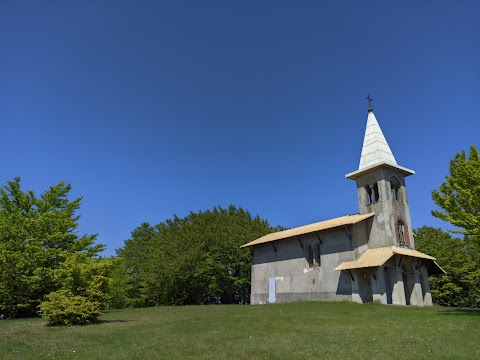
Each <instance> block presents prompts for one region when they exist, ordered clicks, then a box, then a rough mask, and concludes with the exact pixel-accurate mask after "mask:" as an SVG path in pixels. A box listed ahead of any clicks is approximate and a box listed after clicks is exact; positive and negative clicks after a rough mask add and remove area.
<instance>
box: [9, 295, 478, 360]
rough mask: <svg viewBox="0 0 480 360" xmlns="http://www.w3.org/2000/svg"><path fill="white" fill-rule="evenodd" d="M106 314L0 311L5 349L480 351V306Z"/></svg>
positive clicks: (275, 353) (212, 355) (256, 354)
mask: <svg viewBox="0 0 480 360" xmlns="http://www.w3.org/2000/svg"><path fill="white" fill-rule="evenodd" d="M100 320H101V321H100V323H98V324H94V325H87V326H77V327H49V326H46V325H45V322H44V321H43V320H41V319H20V320H3V321H0V334H1V336H0V358H1V359H53V358H55V359H56V358H59V359H66V358H69V359H160V358H161V359H398V358H402V359H475V358H476V359H478V358H480V310H478V309H477V310H473V309H472V310H470V309H453V308H441V307H430V308H415V307H396V306H383V305H378V304H367V305H359V304H353V303H319V302H307V303H294V304H276V305H257V306H248V305H210V306H183V307H157V308H144V309H128V310H112V311H109V312H107V313H106V314H104V315H102V317H101V318H100Z"/></svg>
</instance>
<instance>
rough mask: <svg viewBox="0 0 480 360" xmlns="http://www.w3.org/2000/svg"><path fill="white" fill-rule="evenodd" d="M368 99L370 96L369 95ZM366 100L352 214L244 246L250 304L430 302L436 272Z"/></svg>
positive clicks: (403, 172) (402, 171) (403, 171)
mask: <svg viewBox="0 0 480 360" xmlns="http://www.w3.org/2000/svg"><path fill="white" fill-rule="evenodd" d="M369 100H370V98H369ZM413 174H414V171H412V170H410V169H407V168H405V167H403V166H400V165H398V164H397V162H396V160H395V157H394V156H393V154H392V151H391V150H390V147H389V146H388V143H387V141H386V140H385V137H384V135H383V133H382V130H381V129H380V126H379V124H378V122H377V119H376V118H375V115H374V113H373V110H372V108H371V107H369V109H368V117H367V126H366V130H365V137H364V140H363V148H362V154H361V157H360V165H359V167H358V170H356V171H353V172H351V173H349V174H347V175H345V176H346V177H347V178H348V179H351V180H353V181H355V183H356V186H357V198H358V207H359V213H358V214H355V215H347V216H342V217H339V218H335V219H330V220H326V221H321V222H318V223H314V224H310V225H305V226H300V227H297V228H293V229H289V230H285V231H280V232H276V233H272V234H268V235H265V236H263V237H261V238H259V239H256V240H254V241H251V242H249V243H247V244H245V245H243V246H242V247H249V248H250V250H251V252H252V279H251V283H252V285H251V286H252V287H251V304H265V303H275V302H293V301H306V300H317V301H342V300H348V301H354V302H359V303H365V302H370V301H378V302H380V303H382V304H396V305H416V306H428V305H432V297H431V295H430V285H429V281H428V277H429V276H430V275H433V274H444V273H445V272H444V271H443V269H442V268H441V267H440V266H439V265H438V264H437V263H436V262H435V258H434V257H432V256H429V255H427V254H424V253H421V252H419V251H416V250H415V239H414V236H413V232H412V225H411V221H410V210H409V207H408V199H407V189H406V185H405V177H407V176H410V175H413Z"/></svg>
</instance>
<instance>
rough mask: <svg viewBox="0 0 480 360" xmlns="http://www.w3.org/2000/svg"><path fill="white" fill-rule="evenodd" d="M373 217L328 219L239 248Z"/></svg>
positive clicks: (269, 236) (262, 238)
mask: <svg viewBox="0 0 480 360" xmlns="http://www.w3.org/2000/svg"><path fill="white" fill-rule="evenodd" d="M373 215H375V214H374V213H370V214H355V215H346V216H342V217H338V218H335V219H330V220H325V221H321V222H317V223H314V224H310V225H304V226H300V227H296V228H293V229H289V230H284V231H279V232H275V233H271V234H267V235H265V236H262V237H261V238H259V239H257V240H254V241H250V242H249V243H247V244H245V245H242V246H241V247H242V248H243V247H248V246H254V245H258V244H263V243H267V242H271V241H277V240H281V239H285V238H289V237H292V236H298V235H302V234H308V233H312V232H317V231H322V230H327V229H331V228H335V227H338V226H343V225H352V224H356V223H358V222H360V221H363V220H365V219H368V218H369V217H372V216H373Z"/></svg>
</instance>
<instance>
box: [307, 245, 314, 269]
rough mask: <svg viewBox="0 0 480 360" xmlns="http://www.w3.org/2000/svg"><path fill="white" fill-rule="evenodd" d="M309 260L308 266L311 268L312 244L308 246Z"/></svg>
mask: <svg viewBox="0 0 480 360" xmlns="http://www.w3.org/2000/svg"><path fill="white" fill-rule="evenodd" d="M307 262H308V267H309V268H311V267H312V266H313V250H312V245H310V244H308V246H307Z"/></svg>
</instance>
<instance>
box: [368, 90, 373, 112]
mask: <svg viewBox="0 0 480 360" xmlns="http://www.w3.org/2000/svg"><path fill="white" fill-rule="evenodd" d="M367 100H368V112H372V111H373V109H372V101H373V99H372V98H371V97H370V94H368V96H367Z"/></svg>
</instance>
